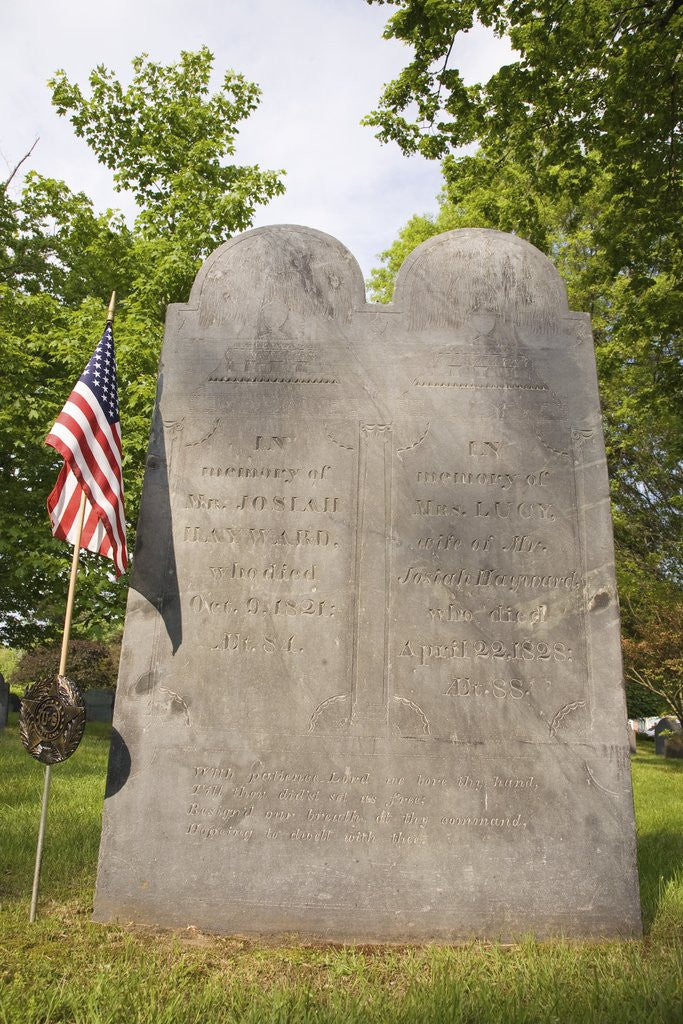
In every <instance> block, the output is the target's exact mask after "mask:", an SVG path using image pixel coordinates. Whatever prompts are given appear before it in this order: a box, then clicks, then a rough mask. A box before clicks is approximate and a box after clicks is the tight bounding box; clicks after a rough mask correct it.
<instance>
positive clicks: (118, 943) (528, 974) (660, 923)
mask: <svg viewBox="0 0 683 1024" xmlns="http://www.w3.org/2000/svg"><path fill="white" fill-rule="evenodd" d="M12 717H13V724H12V727H11V728H10V729H9V730H7V731H6V733H5V734H4V735H3V736H2V737H1V738H0V864H1V875H0V879H1V881H0V892H1V893H2V903H1V914H0V1022H2V1024H19V1022H21V1024H24V1022H25V1024H67V1022H69V1024H71V1022H74V1024H176V1022H178V1024H185V1022H188V1024H195V1022H196V1024H237V1022H244V1024H246V1022H251V1024H270V1022H273V1024H275V1022H277V1024H303V1022H311V1024H327V1022H330V1024H331V1022H335V1024H341V1022H344V1024H366V1022H367V1024H445V1022H449V1024H536V1022H538V1024H540V1022H549V1024H550V1022H556V1024H588V1022H591V1024H593V1022H604V1024H612V1022H614V1024H681V1022H683V763H682V762H674V761H664V760H663V759H661V758H656V757H655V756H654V753H653V750H652V744H651V743H647V744H643V745H642V746H641V747H640V749H639V752H638V755H637V756H636V758H635V759H634V761H633V778H634V788H635V799H636V818H637V825H638V857H639V871H640V879H641V893H642V902H643V919H644V924H645V930H646V937H645V939H644V940H643V942H624V943H618V942H610V943H600V944H569V943H564V942H555V943H536V942H534V941H533V940H529V941H527V942H525V943H523V944H521V945H519V946H514V947H502V946H495V945H494V946H486V945H479V944H472V945H467V946H462V947H456V948H448V947H443V946H431V947H427V948H391V947H381V948H367V947H366V948H359V949H356V948H350V947H341V948H337V947H335V948H331V947H316V946H313V945H305V944H302V943H299V944H291V945H289V946H287V947H284V948H283V947H280V948H273V947H269V946H267V945H265V944H261V943H257V942H250V941H242V940H238V939H225V938H216V937H211V936H206V935H202V934H201V933H199V932H196V931H194V930H193V929H188V930H187V931H186V932H182V933H176V934H172V933H164V932H155V931H153V930H149V929H125V928H120V927H112V926H106V927H105V926H101V925H92V924H90V922H89V916H90V906H91V901H92V891H93V886H94V878H95V865H96V859H97V847H98V841H99V820H100V813H101V806H102V798H103V793H104V770H105V764H106V757H107V751H108V732H109V730H108V729H107V728H106V727H104V726H98V725H92V726H89V727H88V730H87V732H86V736H85V739H84V741H83V743H82V745H81V748H80V749H79V751H78V753H77V754H76V755H75V756H74V757H73V758H72V759H71V760H70V761H68V762H67V763H66V764H65V765H62V766H60V767H59V768H57V769H55V770H54V772H53V786H52V794H51V800H50V814H49V819H48V840H47V844H46V855H45V861H44V868H43V878H42V895H41V904H40V910H39V913H40V916H39V919H38V921H37V923H36V924H35V925H33V926H29V925H28V923H27V921H28V908H29V901H30V888H31V880H32V874H33V856H34V850H35V838H36V830H37V821H38V813H39V805H40V796H41V790H42V768H41V766H40V765H38V764H37V763H36V762H33V761H31V759H30V758H28V757H27V756H26V754H25V753H24V752H23V750H22V749H21V746H20V744H19V741H18V737H17V730H16V716H12Z"/></svg>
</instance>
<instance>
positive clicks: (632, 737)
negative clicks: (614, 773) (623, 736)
mask: <svg viewBox="0 0 683 1024" xmlns="http://www.w3.org/2000/svg"><path fill="white" fill-rule="evenodd" d="M626 732H627V734H628V749H629V752H630V753H631V754H635V753H637V747H636V731H635V729H634V728H633V726H632V725H631V723H630V722H629V723H628V724H627V726H626Z"/></svg>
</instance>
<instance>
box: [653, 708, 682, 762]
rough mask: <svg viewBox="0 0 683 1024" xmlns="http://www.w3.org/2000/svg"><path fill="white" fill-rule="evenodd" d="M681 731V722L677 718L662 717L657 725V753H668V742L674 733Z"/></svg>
mask: <svg viewBox="0 0 683 1024" xmlns="http://www.w3.org/2000/svg"><path fill="white" fill-rule="evenodd" d="M680 731H681V723H680V722H679V721H678V719H677V718H673V717H668V716H667V717H665V718H660V719H659V721H658V722H657V724H656V725H655V754H659V755H664V754H666V743H667V740H668V739H669V737H670V736H671V734H672V733H678V732H680Z"/></svg>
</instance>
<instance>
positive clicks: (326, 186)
mask: <svg viewBox="0 0 683 1024" xmlns="http://www.w3.org/2000/svg"><path fill="white" fill-rule="evenodd" d="M390 13H391V8H389V7H386V6H372V7H370V6H368V5H366V4H365V3H364V2H363V0H288V2H287V3H283V2H281V0H249V2H248V3H245V2H244V0H229V2H226V0H203V2H200V3H194V4H188V3H187V0H163V2H162V0H119V2H117V3H116V4H114V5H110V6H103V5H96V4H93V3H92V0H88V2H86V0H61V2H60V3H54V4H46V3H45V2H44V0H12V2H11V3H9V4H7V5H6V9H5V10H4V12H3V22H4V25H3V33H2V40H1V41H0V59H1V60H2V66H3V68H4V71H5V83H4V86H3V89H2V91H1V94H0V125H2V128H0V151H1V152H2V154H3V155H4V157H5V159H6V162H7V163H9V164H10V165H13V164H14V163H15V162H16V161H17V160H18V159H19V157H20V156H21V155H22V154H23V153H24V152H25V151H26V150H27V149H28V147H29V146H30V144H31V142H32V141H33V139H34V137H35V135H36V134H38V135H40V143H39V145H38V147H37V148H36V150H35V152H34V157H33V158H32V160H31V165H32V166H33V167H35V168H36V169H37V170H39V171H40V172H41V173H43V174H49V175H51V176H53V177H58V178H63V179H64V180H66V181H67V182H68V183H69V184H70V185H71V187H72V188H77V189H82V190H83V191H85V192H87V193H88V194H89V195H90V196H92V198H93V200H94V201H95V204H96V206H97V207H98V208H103V207H105V206H111V205H114V206H119V207H121V208H123V209H124V210H126V212H132V209H133V206H132V203H131V201H130V200H129V198H128V197H125V196H121V195H117V194H116V193H115V192H113V190H112V187H111V174H110V172H109V171H107V170H106V169H105V168H103V167H101V166H99V165H98V164H97V162H96V160H95V158H94V156H93V155H92V154H91V153H90V151H89V150H88V148H87V146H86V144H85V143H84V142H83V141H82V140H79V139H76V138H75V136H74V135H73V131H72V129H71V126H70V124H69V123H68V121H67V120H66V119H64V118H59V117H57V115H56V113H55V111H54V110H53V108H52V106H51V104H50V99H49V90H48V89H47V86H46V84H45V83H46V81H47V79H48V78H49V77H50V75H51V74H52V73H53V72H54V71H55V70H56V69H57V68H64V69H65V70H66V72H67V75H68V76H69V78H70V79H72V80H77V81H79V82H81V83H83V84H85V81H86V78H87V74H88V72H89V70H90V69H91V68H92V67H94V66H95V65H96V64H100V63H103V64H105V65H107V66H109V67H112V68H113V69H115V71H116V73H117V74H118V75H119V76H120V77H121V78H125V77H126V76H127V75H128V74H129V73H130V61H131V58H132V57H133V56H134V55H135V54H138V53H141V52H143V51H145V52H148V53H149V54H150V56H151V57H152V58H153V59H155V60H160V61H163V62H170V61H172V60H174V59H175V58H177V56H178V53H179V51H180V50H181V49H185V50H192V49H197V48H198V47H199V46H201V45H202V44H204V43H206V44H207V45H208V46H209V47H210V48H211V50H212V51H213V52H214V54H215V55H216V61H215V70H216V78H217V79H218V78H219V77H220V74H221V73H222V72H223V71H224V70H225V69H226V68H230V67H231V68H234V69H235V70H236V71H239V72H241V73H242V74H244V75H245V76H246V77H247V78H249V79H251V80H253V81H256V82H258V84H259V85H260V86H261V88H262V90H263V100H262V103H261V106H260V107H259V109H258V110H257V111H256V112H255V113H254V114H253V115H252V116H251V118H250V119H249V120H248V121H246V122H244V124H243V127H242V130H241V133H240V138H239V140H238V144H237V152H236V160H237V161H238V162H241V163H259V164H260V165H261V166H262V167H270V168H276V169H279V168H284V169H285V170H286V171H287V177H286V184H287V194H286V195H285V196H283V197H280V198H278V199H276V200H274V201H273V202H272V203H271V204H270V206H268V207H267V208H265V209H262V210H260V211H259V213H258V215H257V219H256V224H257V225H260V224H268V223H282V222H289V223H299V224H307V225H309V226H310V227H315V228H320V229H321V230H324V231H328V232H330V233H331V234H333V235H336V236H337V237H338V238H340V239H341V241H343V242H344V243H345V244H346V245H347V246H348V247H349V248H350V249H351V251H352V252H353V253H354V255H355V256H356V258H357V259H358V260H359V262H360V264H361V267H362V269H363V272H364V273H365V274H366V275H367V274H368V272H369V270H370V269H371V268H372V266H374V265H375V264H376V259H375V256H376V254H377V253H378V252H380V251H381V250H382V249H384V248H386V247H387V246H388V245H389V244H390V243H391V241H392V240H393V239H394V238H395V236H396V233H397V231H398V229H399V228H400V227H401V226H402V225H403V224H404V223H405V221H406V220H407V219H408V217H410V215H411V214H413V213H417V212H426V211H429V210H434V209H435V207H436V202H435V196H436V194H437V192H438V190H439V188H440V174H439V167H438V164H436V163H433V162H429V161H426V160H424V159H422V158H421V157H414V158H411V159H406V158H405V157H403V156H402V155H401V153H400V152H399V150H398V148H397V147H395V146H393V145H391V146H381V145H380V144H379V143H378V142H377V140H376V139H375V138H374V136H373V134H372V131H371V129H369V128H363V127H361V126H360V124H359V121H360V119H361V117H362V116H363V115H364V114H366V113H367V112H368V111H369V110H370V109H371V108H372V107H373V106H374V105H375V104H376V101H377V98H378V97H379V94H380V91H381V88H382V85H383V84H384V83H385V82H387V81H389V80H390V79H391V78H393V77H394V76H395V75H396V73H397V72H398V70H399V69H400V68H401V67H402V66H403V64H404V63H405V61H406V59H408V57H409V55H410V51H408V50H406V49H405V48H403V47H402V46H401V45H399V44H397V43H395V42H387V41H385V40H383V39H382V38H381V34H382V29H383V26H384V22H385V20H386V18H387V17H388V16H389V14H390ZM509 53H510V51H509V48H508V46H507V43H505V42H504V41H501V40H496V39H493V38H492V37H491V36H490V34H489V33H487V32H486V31H485V30H483V29H475V30H474V31H473V32H471V33H470V34H469V35H468V36H467V37H465V38H464V39H463V40H462V42H461V43H460V44H459V48H458V50H457V52H456V54H455V58H456V62H457V64H458V66H459V67H460V69H461V70H462V72H463V74H464V75H465V77H466V80H468V81H476V80H481V79H485V78H487V77H488V76H489V75H490V74H491V73H492V71H494V70H495V69H496V68H497V67H498V66H499V65H500V64H501V63H503V62H504V61H505V60H506V59H508V55H509Z"/></svg>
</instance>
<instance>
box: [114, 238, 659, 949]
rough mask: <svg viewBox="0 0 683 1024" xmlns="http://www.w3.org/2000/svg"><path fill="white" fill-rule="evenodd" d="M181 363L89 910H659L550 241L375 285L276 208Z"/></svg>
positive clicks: (554, 929)
mask: <svg viewBox="0 0 683 1024" xmlns="http://www.w3.org/2000/svg"><path fill="white" fill-rule="evenodd" d="M161 368H162V374H163V376H162V381H163V386H161V385H160V388H159V392H158V397H157V407H156V411H155V419H154V428H153V436H152V441H151V444H150V457H149V462H148V467H147V472H146V478H145V486H144V490H143V498H142V506H141V517H140V525H139V535H138V549H137V552H138V554H139V561H137V555H136V561H137V564H136V565H135V567H134V575H133V580H132V585H131V590H130V596H129V602H128V608H127V615H126V627H125V635H124V642H123V650H122V657H121V669H120V674H119V684H118V690H117V701H116V709H115V717H114V725H115V727H116V729H117V731H118V734H119V736H118V738H117V740H116V744H115V747H114V753H113V767H112V771H111V774H110V778H111V785H110V787H109V791H108V796H107V800H106V802H105V813H104V824H103V833H102V845H101V855H100V863H99V869H98V882H97V894H96V899H95V919H96V920H100V921H109V920H117V919H125V920H133V921H140V922H146V923H152V924H161V925H171V926H180V927H186V926H187V925H188V924H190V923H191V924H193V925H195V926H197V927H200V928H204V929H207V930H212V931H218V932H231V933H240V932H243V933H248V934H252V935H268V936H271V937H272V936H276V935H284V934H291V933H292V932H296V933H298V934H300V935H302V936H306V937H310V938H315V939H322V940H327V941H337V942H339V941H343V942H368V941H370V942H372V941H377V942H386V941H394V942H404V941H411V942H428V941H458V940H466V939H469V938H472V937H478V938H489V939H496V938H504V939H515V938H518V937H519V936H520V935H523V934H528V933H529V932H532V933H534V934H535V935H536V936H538V937H539V938H541V937H549V936H562V935H566V936H576V937H581V936H586V937H588V936H593V937H597V936H610V935H611V936H620V937H623V936H635V935H638V934H640V928H641V925H640V910H639V901H638V881H637V874H636V865H635V831H634V822H633V802H632V791H631V777H630V762H629V755H628V742H627V736H626V706H625V699H624V692H623V685H622V680H621V665H620V645H619V616H618V605H617V601H616V585H615V580H614V569H613V545H612V533H611V523H610V518H609V507H610V506H609V486H608V480H607V473H606V462H605V455H604V444H603V438H602V432H601V419H600V406H599V399H598V392H597V379H596V373H595V358H594V350H593V342H592V333H591V328H590V320H589V318H588V316H587V315H586V314H582V313H573V312H571V311H570V310H569V309H568V305H567V299H566V291H565V288H564V285H563V283H562V281H561V279H560V277H559V275H558V273H557V271H556V270H555V268H554V267H553V266H552V264H551V263H550V262H549V261H548V260H547V259H546V258H545V257H544V256H543V255H542V254H541V253H540V252H538V250H536V249H534V248H533V246H531V245H529V244H528V243H527V242H524V241H523V240H521V239H519V238H516V237H513V236H510V235H504V234H502V233H500V232H495V231H486V230H482V229H466V230H462V231H454V232H448V233H446V234H444V235H440V236H436V237H435V238H432V239H430V240H429V241H428V242H425V243H424V244H423V245H422V246H420V247H419V248H418V249H417V250H415V251H414V252H413V253H412V254H411V255H410V256H409V257H408V258H407V259H406V261H405V263H404V265H403V267H402V268H401V271H400V273H399V275H398V278H397V282H396V290H395V299H394V301H393V303H391V304H389V305H387V306H380V305H374V304H370V303H366V301H365V294H364V286H363V280H362V275H361V273H360V269H359V267H358V265H357V263H356V262H355V260H354V259H353V257H352V255H351V254H350V253H349V252H348V250H346V249H345V248H344V246H343V245H342V244H341V243H339V242H338V241H337V240H336V239H333V238H331V237H330V236H329V235H325V234H323V233H322V232H318V231H313V230H311V229H308V228H302V227H293V226H286V225H285V226H276V227H271V228H260V229H258V230H255V231H251V232H247V233H246V234H244V235H241V236H238V237H236V238H233V239H231V240H230V241H229V242H227V243H225V245H223V246H221V248H220V249H218V250H217V251H216V252H215V253H213V254H212V255H211V256H210V257H209V259H208V260H207V261H206V262H205V263H204V265H203V267H202V268H201V269H200V271H199V273H198V275H197V279H196V281H195V284H194V286H193V289H192V293H191V295H190V299H189V301H188V303H187V304H184V305H174V306H171V307H169V309H168V313H167V319H166V329H165V337H164V346H163V351H162V357H161ZM181 609H182V619H181ZM126 778H127V781H125V785H124V784H123V781H124V779H126ZM162 863H163V865H164V869H163V872H160V871H159V865H160V864H162Z"/></svg>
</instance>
